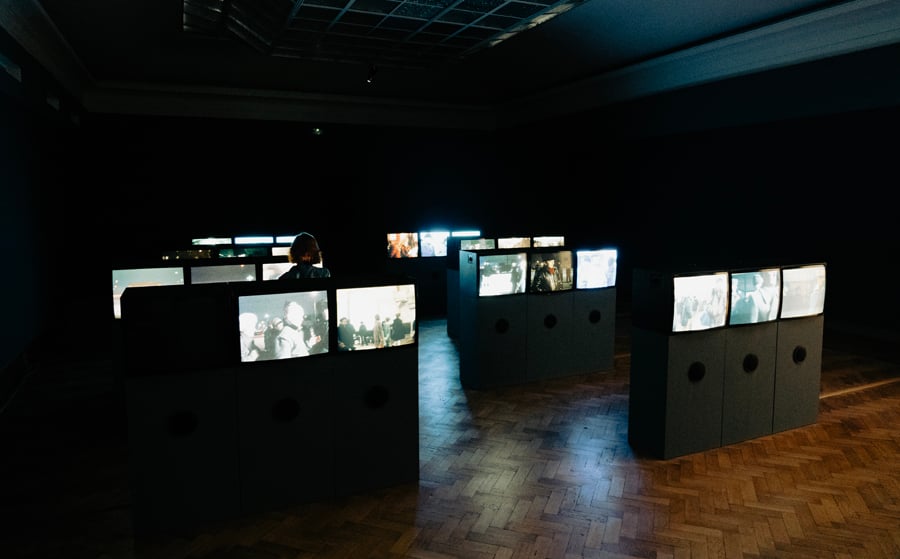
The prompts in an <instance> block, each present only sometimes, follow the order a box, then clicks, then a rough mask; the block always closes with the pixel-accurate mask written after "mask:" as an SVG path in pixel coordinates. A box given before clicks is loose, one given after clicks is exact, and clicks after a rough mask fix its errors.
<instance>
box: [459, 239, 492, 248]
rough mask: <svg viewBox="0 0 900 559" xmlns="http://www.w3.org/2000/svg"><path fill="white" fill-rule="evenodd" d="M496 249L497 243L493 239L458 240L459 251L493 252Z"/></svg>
mask: <svg viewBox="0 0 900 559" xmlns="http://www.w3.org/2000/svg"><path fill="white" fill-rule="evenodd" d="M495 248H497V243H496V242H495V241H494V239H460V240H459V249H460V250H485V249H490V250H493V249H495Z"/></svg>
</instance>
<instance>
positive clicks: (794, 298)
mask: <svg viewBox="0 0 900 559" xmlns="http://www.w3.org/2000/svg"><path fill="white" fill-rule="evenodd" d="M782 274H783V287H782V298H783V301H782V304H781V318H795V317H798V316H814V315H817V314H821V313H822V312H823V311H824V310H825V266H824V265H823V264H816V265H814V266H803V267H800V268H784V269H783V270H782Z"/></svg>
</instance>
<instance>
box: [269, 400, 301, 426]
mask: <svg viewBox="0 0 900 559" xmlns="http://www.w3.org/2000/svg"><path fill="white" fill-rule="evenodd" d="M298 415H300V403H299V402H297V400H295V399H293V398H282V399H281V400H278V401H277V402H275V405H273V406H272V419H274V420H275V421H278V422H281V423H287V422H288V421H293V420H294V419H295V418H296V417H297V416H298Z"/></svg>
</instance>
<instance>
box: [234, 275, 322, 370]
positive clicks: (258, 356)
mask: <svg viewBox="0 0 900 559" xmlns="http://www.w3.org/2000/svg"><path fill="white" fill-rule="evenodd" d="M237 322H238V324H237V326H238V328H239V330H240V352H241V361H242V362H247V361H268V360H273V359H293V358H299V357H308V356H310V355H316V354H320V353H327V352H328V292H327V291H325V290H321V291H290V292H286V293H264V294H261V295H241V296H238V321H237Z"/></svg>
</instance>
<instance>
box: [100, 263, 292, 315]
mask: <svg viewBox="0 0 900 559" xmlns="http://www.w3.org/2000/svg"><path fill="white" fill-rule="evenodd" d="M291 266H292V264H291V263H290V262H288V261H287V260H286V259H272V260H266V259H248V260H243V259H242V261H235V262H221V261H217V262H194V263H191V264H177V265H164V266H150V267H135V268H114V269H113V270H112V293H113V317H114V318H120V317H121V314H122V305H121V298H122V293H124V292H125V289H126V288H128V287H142V286H143V287H146V286H154V285H188V284H202V283H228V282H255V281H267V280H276V279H278V278H279V277H280V276H281V275H282V274H283V273H285V272H286V271H287V270H289V269H290V267H291Z"/></svg>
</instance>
